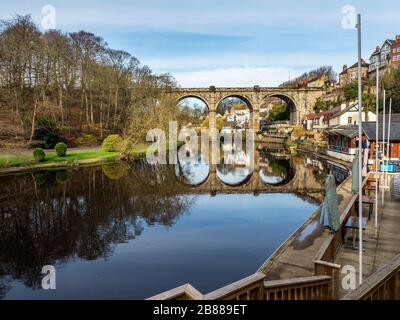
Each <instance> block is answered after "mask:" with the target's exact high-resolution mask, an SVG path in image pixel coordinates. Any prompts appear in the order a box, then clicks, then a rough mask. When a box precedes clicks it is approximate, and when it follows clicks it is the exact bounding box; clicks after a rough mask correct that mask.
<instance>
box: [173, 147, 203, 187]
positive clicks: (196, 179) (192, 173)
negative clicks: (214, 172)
mask: <svg viewBox="0 0 400 320" xmlns="http://www.w3.org/2000/svg"><path fill="white" fill-rule="evenodd" d="M182 148H183V147H181V148H180V150H179V151H182ZM186 151H187V152H190V150H186ZM188 158H189V159H190V160H188ZM207 159H208V158H207V157H206V156H204V155H202V154H201V153H200V152H199V153H198V156H197V159H193V158H191V157H190V155H189V156H188V157H187V158H184V157H182V152H178V161H177V164H176V165H175V174H176V176H177V177H178V178H180V179H181V180H183V182H184V183H186V184H188V185H192V186H196V185H200V184H202V183H204V182H205V181H206V180H207V178H208V176H209V175H210V165H209V164H208V161H207ZM193 160H195V161H193Z"/></svg>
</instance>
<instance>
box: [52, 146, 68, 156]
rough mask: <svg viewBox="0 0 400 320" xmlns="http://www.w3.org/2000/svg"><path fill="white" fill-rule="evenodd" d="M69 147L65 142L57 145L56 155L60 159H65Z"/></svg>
mask: <svg viewBox="0 0 400 320" xmlns="http://www.w3.org/2000/svg"><path fill="white" fill-rule="evenodd" d="M67 148H68V147H67V145H66V144H65V143H64V142H59V143H57V144H56V148H55V149H56V153H57V155H58V156H59V157H65V156H66V155H67Z"/></svg>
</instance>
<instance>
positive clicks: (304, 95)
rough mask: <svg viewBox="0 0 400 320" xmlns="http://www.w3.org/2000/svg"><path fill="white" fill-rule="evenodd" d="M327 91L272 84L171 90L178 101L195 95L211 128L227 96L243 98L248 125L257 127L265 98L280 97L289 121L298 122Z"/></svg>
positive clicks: (311, 110) (213, 126) (253, 127)
mask: <svg viewBox="0 0 400 320" xmlns="http://www.w3.org/2000/svg"><path fill="white" fill-rule="evenodd" d="M324 93H326V88H325V87H321V88H301V89H294V88H293V89H292V88H280V87H279V88H272V87H259V86H254V87H244V88H230V87H227V88H216V87H214V86H211V87H209V88H177V89H173V90H170V92H169V94H171V95H172V96H173V97H174V98H175V99H176V101H177V102H179V101H181V100H183V99H185V98H198V99H200V100H201V101H203V102H204V104H205V105H206V106H207V109H208V115H209V122H210V128H211V129H214V128H215V127H216V125H215V121H216V120H215V119H216V113H217V107H218V105H219V103H220V102H221V101H222V100H224V99H226V98H230V97H236V98H240V99H242V100H243V101H244V102H245V103H246V104H247V106H248V108H249V109H250V128H251V129H254V130H255V131H259V130H260V109H261V106H262V105H263V104H264V103H265V101H266V99H268V98H274V97H275V98H280V99H282V100H283V101H285V102H286V103H287V104H288V105H289V108H290V123H291V124H293V125H301V120H302V118H303V117H304V116H305V115H306V114H308V113H311V112H313V107H314V105H315V103H316V101H317V99H318V98H319V97H321V96H322V95H323V94H324Z"/></svg>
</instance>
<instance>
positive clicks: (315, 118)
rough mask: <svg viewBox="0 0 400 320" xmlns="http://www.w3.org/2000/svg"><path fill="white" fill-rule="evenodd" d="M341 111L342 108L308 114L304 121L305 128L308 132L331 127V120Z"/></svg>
mask: <svg viewBox="0 0 400 320" xmlns="http://www.w3.org/2000/svg"><path fill="white" fill-rule="evenodd" d="M339 111H340V106H339V107H336V108H332V109H329V110H327V111H324V112H319V113H310V114H307V115H306V116H305V118H304V120H303V127H304V129H305V130H307V131H321V130H324V129H326V128H328V127H329V119H330V117H332V115H333V114H335V113H337V112H339Z"/></svg>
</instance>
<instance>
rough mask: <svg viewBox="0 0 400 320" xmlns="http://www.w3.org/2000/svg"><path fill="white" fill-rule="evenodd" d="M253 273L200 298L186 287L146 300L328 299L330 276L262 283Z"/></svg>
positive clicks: (198, 293)
mask: <svg viewBox="0 0 400 320" xmlns="http://www.w3.org/2000/svg"><path fill="white" fill-rule="evenodd" d="M264 279H265V274H263V273H260V272H257V273H255V274H253V275H251V276H249V277H247V278H244V279H241V280H239V281H236V282H234V283H231V284H229V285H227V286H225V287H222V288H220V289H217V290H215V291H212V292H210V293H208V294H205V295H203V294H202V293H201V292H199V291H198V290H196V289H195V288H193V287H192V286H191V285H190V284H185V285H183V286H180V287H177V288H174V289H172V290H168V291H165V292H163V293H160V294H158V295H156V296H153V297H151V298H149V299H147V300H328V299H332V290H331V288H330V284H331V277H329V276H311V277H304V278H294V279H285V280H274V281H264Z"/></svg>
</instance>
